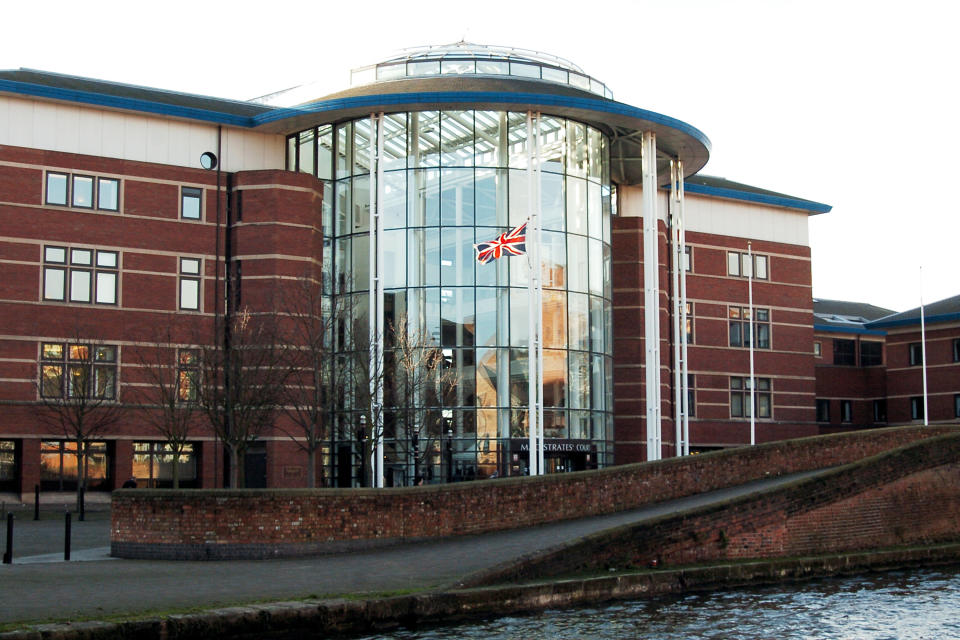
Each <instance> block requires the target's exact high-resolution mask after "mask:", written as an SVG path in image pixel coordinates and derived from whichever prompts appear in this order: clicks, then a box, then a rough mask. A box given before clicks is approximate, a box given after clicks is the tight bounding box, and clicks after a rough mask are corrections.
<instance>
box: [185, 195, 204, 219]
mask: <svg viewBox="0 0 960 640" xmlns="http://www.w3.org/2000/svg"><path fill="white" fill-rule="evenodd" d="M202 199H203V189H197V188H194V187H183V188H182V189H180V217H182V218H186V219H187V220H199V219H200V215H201V213H202V212H203V206H202Z"/></svg>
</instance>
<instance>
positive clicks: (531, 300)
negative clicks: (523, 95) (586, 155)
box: [526, 111, 540, 476]
mask: <svg viewBox="0 0 960 640" xmlns="http://www.w3.org/2000/svg"><path fill="white" fill-rule="evenodd" d="M532 132H533V112H532V111H527V132H526V133H527V141H526V143H527V212H528V218H527V245H526V247H527V266H528V267H529V268H528V270H527V275H528V277H527V402H528V403H529V406H528V408H527V442H528V446H529V451H528V454H527V460H528V463H527V464H528V467H527V472H528V473H529V474H530V475H531V476H536V475H540V472H539V470H538V467H537V461H538V460H539V457H540V456H539V453H538V452H537V443H538V439H537V434H538V430H537V418H538V417H539V415H540V411H539V407H538V406H537V366H536V363H537V345H536V335H535V334H536V323H535V321H534V311H533V307H534V306H535V304H536V298H537V293H536V271H537V269H536V267H537V265H536V264H535V262H534V255H533V253H534V251H533V239H534V238H533V227H534V220H533V218H534V215H535V213H534V210H533V145H534V142H535V139H534V136H533V135H531V134H532Z"/></svg>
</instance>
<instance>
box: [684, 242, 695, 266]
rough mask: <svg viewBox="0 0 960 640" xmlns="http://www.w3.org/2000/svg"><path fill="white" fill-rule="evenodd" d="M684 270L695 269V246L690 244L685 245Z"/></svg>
mask: <svg viewBox="0 0 960 640" xmlns="http://www.w3.org/2000/svg"><path fill="white" fill-rule="evenodd" d="M683 270H684V271H693V247H691V246H690V245H684V247H683Z"/></svg>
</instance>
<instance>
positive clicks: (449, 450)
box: [447, 429, 453, 484]
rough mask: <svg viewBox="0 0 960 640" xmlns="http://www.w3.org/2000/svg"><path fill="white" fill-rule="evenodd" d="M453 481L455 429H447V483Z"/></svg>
mask: <svg viewBox="0 0 960 640" xmlns="http://www.w3.org/2000/svg"><path fill="white" fill-rule="evenodd" d="M451 482H453V429H447V484H449V483H451Z"/></svg>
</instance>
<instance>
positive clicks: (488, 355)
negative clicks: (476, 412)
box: [476, 349, 497, 435]
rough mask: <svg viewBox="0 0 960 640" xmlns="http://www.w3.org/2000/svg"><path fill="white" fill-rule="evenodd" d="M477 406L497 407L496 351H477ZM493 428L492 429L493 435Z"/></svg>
mask: <svg viewBox="0 0 960 640" xmlns="http://www.w3.org/2000/svg"><path fill="white" fill-rule="evenodd" d="M476 377H477V406H478V407H495V406H497V350H496V349H477V373H476ZM493 435H496V433H495V428H494V434H493Z"/></svg>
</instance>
